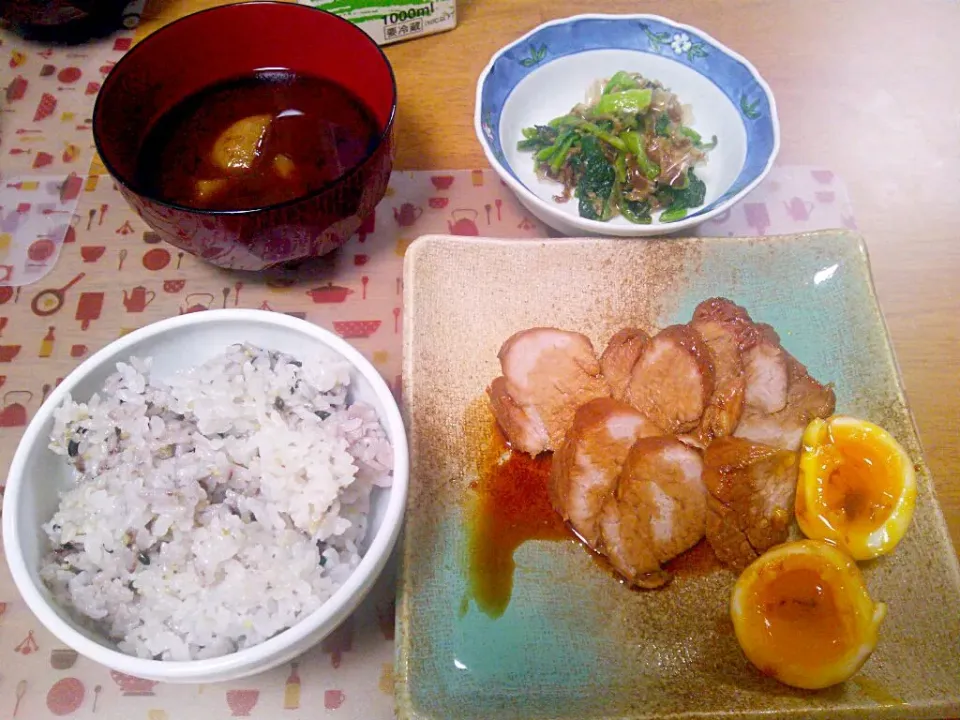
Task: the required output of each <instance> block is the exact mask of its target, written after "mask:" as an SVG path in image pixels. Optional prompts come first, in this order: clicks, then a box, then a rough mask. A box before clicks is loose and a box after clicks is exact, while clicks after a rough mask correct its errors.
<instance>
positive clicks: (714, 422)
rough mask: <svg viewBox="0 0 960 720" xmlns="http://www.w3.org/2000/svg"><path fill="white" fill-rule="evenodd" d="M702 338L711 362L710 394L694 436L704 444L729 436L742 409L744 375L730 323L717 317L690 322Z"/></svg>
mask: <svg viewBox="0 0 960 720" xmlns="http://www.w3.org/2000/svg"><path fill="white" fill-rule="evenodd" d="M690 327H692V328H693V329H694V330H695V331H696V332H697V333H699V334H700V337H702V338H703V340H704V342H705V343H706V345H707V348H708V349H709V351H710V358H711V360H712V363H713V370H714V385H713V393H712V394H711V395H710V399H709V400H708V402H707V406H706V408H704V411H703V417H702V418H700V427H699V428H698V430H697V436H698V437H699V439H700V441H701V443H702V444H704V445H708V444H709V443H710V442H711V441H713V439H714V438H718V437H723V436H725V435H732V434H733V432H734V430H736V427H737V423H738V422H740V414H741V413H742V412H743V399H744V390H745V387H746V377H745V375H744V368H743V359H742V356H741V352H740V342H739V333H738V329H737V327H736V326H735V324H734V323H731V322H724V321H720V320H694V321H692V322H691V323H690Z"/></svg>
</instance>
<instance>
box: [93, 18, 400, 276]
mask: <svg viewBox="0 0 960 720" xmlns="http://www.w3.org/2000/svg"><path fill="white" fill-rule="evenodd" d="M264 28H267V29H268V30H269V32H266V31H265V30H264ZM317 38H323V43H321V44H320V45H318V44H317ZM348 59H349V61H348ZM258 68H280V69H284V70H289V71H292V72H293V73H298V74H303V75H311V76H314V77H317V78H320V79H323V80H326V81H329V82H332V83H336V84H338V85H340V86H341V87H343V88H344V89H345V90H347V91H349V92H350V93H351V94H352V95H353V96H355V97H356V98H357V99H358V100H359V101H360V102H362V103H363V105H364V106H365V107H366V109H367V110H368V111H369V112H370V115H371V116H372V118H373V120H374V121H375V122H376V126H377V133H378V135H377V138H376V141H375V142H374V143H373V146H372V148H371V150H370V154H369V155H367V157H366V159H364V160H362V161H361V162H359V164H357V165H355V166H354V167H353V168H351V169H348V170H346V172H345V173H344V174H343V175H342V176H340V177H339V178H337V179H335V180H333V181H330V182H327V184H325V185H323V186H322V187H319V188H314V189H311V190H308V191H307V192H306V193H305V194H303V195H301V196H299V197H297V198H295V199H293V200H288V201H286V202H279V203H276V204H273V205H269V206H261V207H256V208H250V209H240V210H219V209H199V208H197V207H190V206H188V205H186V204H178V203H174V202H170V201H165V200H162V199H160V197H158V195H157V194H156V193H153V192H151V191H150V190H149V189H147V188H144V187H142V183H138V178H137V164H138V159H139V158H138V154H139V153H140V151H141V147H142V143H143V140H144V138H145V137H146V136H147V135H148V134H149V132H150V130H151V128H152V127H153V126H154V124H155V123H156V122H157V121H158V120H159V119H160V118H161V116H163V115H164V114H165V113H167V112H168V111H169V110H170V109H171V108H173V107H174V106H176V105H178V104H179V103H181V102H183V101H184V100H185V99H187V98H188V97H190V96H193V95H196V94H197V93H198V92H200V91H203V90H204V89H206V88H210V87H212V86H215V85H217V84H218V83H221V82H223V81H225V80H228V79H231V78H237V77H243V76H245V75H251V74H252V73H253V72H254V71H255V70H257V69H258ZM396 101H397V93H396V83H395V81H394V77H393V72H392V70H391V68H390V64H389V63H388V62H387V59H386V57H385V56H384V55H383V52H382V51H381V50H380V48H378V47H377V46H376V44H375V43H374V42H373V41H372V40H371V39H370V38H369V37H368V36H367V35H366V34H365V33H364V32H363V31H361V30H360V29H358V28H357V27H356V26H354V25H353V24H351V23H350V22H347V21H346V20H343V19H341V18H339V17H337V16H335V15H331V14H329V13H326V12H323V11H320V10H315V9H312V8H309V7H306V6H302V5H293V4H288V3H279V2H250V3H242V4H236V5H226V6H221V7H217V8H214V9H211V10H206V11H203V12H199V13H195V14H193V15H189V16H187V17H185V18H183V19H182V20H178V21H177V22H174V23H172V24H170V25H168V26H166V27H165V28H163V29H162V30H160V31H158V32H156V33H154V34H153V35H151V36H149V37H148V38H147V39H146V40H144V41H143V42H141V43H139V44H138V45H136V46H135V47H134V48H133V49H132V50H131V51H130V52H128V53H127V54H126V55H125V56H124V58H123V59H122V60H120V62H118V63H117V65H116V66H115V68H114V69H113V71H112V72H111V73H110V75H109V76H108V77H107V79H106V81H105V82H104V84H103V88H102V89H101V91H100V95H99V96H98V98H97V104H96V107H95V109H94V117H93V133H94V138H95V140H96V143H97V149H98V151H99V153H100V157H101V158H102V159H103V161H104V164H105V165H106V167H107V169H108V170H109V172H110V174H111V175H113V177H114V179H116V180H117V183H118V186H119V188H120V190H121V192H122V193H123V195H124V197H125V198H126V199H127V200H128V202H130V204H131V205H132V206H133V207H134V209H135V210H136V211H137V212H138V213H139V214H140V215H141V216H142V217H143V219H144V221H145V222H146V223H147V224H148V225H150V226H151V228H152V229H153V230H154V231H156V232H157V233H158V234H159V235H160V237H162V238H163V239H164V240H165V241H167V242H169V243H171V244H173V245H175V246H177V247H178V248H181V249H182V250H185V251H186V252H189V253H192V254H194V255H197V256H198V257H200V258H202V259H204V260H206V261H207V262H210V263H212V264H214V265H218V266H220V267H225V268H229V269H234V270H263V269H264V268H267V267H270V266H272V265H278V264H283V263H289V262H292V261H296V260H303V259H306V258H309V257H315V256H318V255H323V254H325V253H328V252H330V251H331V250H333V249H335V248H337V247H339V246H340V245H342V244H343V243H344V242H346V240H347V239H348V238H349V237H350V236H351V235H352V234H353V233H354V232H356V231H357V229H358V228H359V227H360V225H361V221H362V219H363V218H365V217H367V216H368V215H369V214H370V213H371V212H372V211H373V209H374V208H375V206H376V204H377V203H378V202H379V201H380V199H381V198H382V197H383V195H384V193H385V192H386V188H387V183H388V181H389V179H390V170H391V168H392V165H393V118H394V113H395V110H396ZM249 119H250V120H253V119H255V118H249ZM233 147H234V148H236V147H240V148H241V150H240V151H237V152H236V153H235V155H236V157H239V158H240V159H241V160H242V159H243V157H242V156H243V152H242V148H243V143H239V144H238V145H235V146H233ZM258 147H259V143H258ZM231 157H233V155H231Z"/></svg>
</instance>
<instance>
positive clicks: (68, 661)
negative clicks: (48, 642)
mask: <svg viewBox="0 0 960 720" xmlns="http://www.w3.org/2000/svg"><path fill="white" fill-rule="evenodd" d="M77 657H78V656H77V651H76V650H72V649H70V648H54V649H53V650H51V651H50V667H52V668H53V669H54V670H69V669H70V668H72V667H73V666H74V665H75V664H76V662H77Z"/></svg>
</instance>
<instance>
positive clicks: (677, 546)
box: [600, 437, 706, 588]
mask: <svg viewBox="0 0 960 720" xmlns="http://www.w3.org/2000/svg"><path fill="white" fill-rule="evenodd" d="M702 473H703V461H702V460H701V458H700V453H698V452H697V451H696V450H694V449H693V448H691V447H689V446H687V445H685V444H684V443H682V442H680V441H679V440H677V439H676V438H672V437H649V438H643V439H641V440H638V441H637V442H636V443H634V445H633V447H631V448H630V452H629V453H628V454H627V459H626V461H625V462H624V467H623V471H622V472H621V474H620V477H619V479H618V480H617V487H616V489H615V490H614V492H613V494H612V495H611V496H610V497H609V498H608V499H607V501H606V503H604V506H603V509H602V511H601V515H600V543H601V546H600V549H601V552H603V553H604V554H605V555H606V556H607V558H608V559H609V560H610V564H611V565H612V566H613V568H614V569H615V570H616V571H617V572H618V573H620V574H621V575H622V576H623V577H624V578H625V579H626V580H627V581H628V582H629V583H630V584H632V585H635V586H637V587H645V588H653V587H660V586H661V585H664V584H665V583H667V582H669V580H670V574H669V573H667V572H666V571H664V570H663V569H662V568H661V565H662V564H663V563H665V562H666V561H667V560H669V559H671V558H673V557H675V556H677V555H679V554H680V553H682V552H683V551H685V550H687V549H689V548H691V547H693V546H694V545H696V544H697V542H699V540H700V538H702V537H703V535H704V530H705V526H706V491H705V488H704V485H703V478H702Z"/></svg>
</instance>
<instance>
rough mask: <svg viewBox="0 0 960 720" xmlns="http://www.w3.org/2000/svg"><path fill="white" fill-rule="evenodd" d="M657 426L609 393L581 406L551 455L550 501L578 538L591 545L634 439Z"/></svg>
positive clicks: (656, 431)
mask: <svg viewBox="0 0 960 720" xmlns="http://www.w3.org/2000/svg"><path fill="white" fill-rule="evenodd" d="M660 434H662V431H661V430H660V428H658V427H657V426H655V425H654V424H653V422H651V421H650V420H649V419H647V417H646V416H645V415H642V414H641V413H639V412H637V411H636V410H634V409H633V408H632V407H630V406H629V405H627V404H625V403H622V402H619V401H617V400H614V399H612V398H597V399H596V400H591V401H590V402H588V403H587V404H586V405H582V406H581V407H580V408H579V409H578V410H577V413H576V415H574V418H573V425H572V426H571V427H570V430H569V431H568V432H567V437H566V440H564V443H563V445H561V446H560V448H559V449H558V450H557V451H556V453H555V454H554V456H553V466H552V469H551V475H550V485H549V490H550V501H551V502H552V504H553V507H554V508H555V509H556V510H557V512H558V513H560V515H561V516H563V519H564V520H566V521H567V522H569V523H570V525H571V526H572V527H573V529H574V530H575V531H576V532H577V534H578V535H579V536H580V538H581V539H582V540H583V541H584V542H585V543H586V544H587V545H589V546H590V547H592V548H594V549H596V547H597V544H598V541H599V539H600V527H599V522H600V510H601V508H602V507H603V503H604V502H605V501H606V499H607V497H608V496H609V495H610V493H611V492H612V491H613V488H614V487H615V486H616V483H617V477H618V476H619V475H620V471H621V470H622V469H623V463H624V461H625V460H626V459H627V453H628V452H629V451H630V447H631V446H632V445H633V443H634V442H635V441H636V440H638V439H640V438H642V437H648V436H651V435H660Z"/></svg>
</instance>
